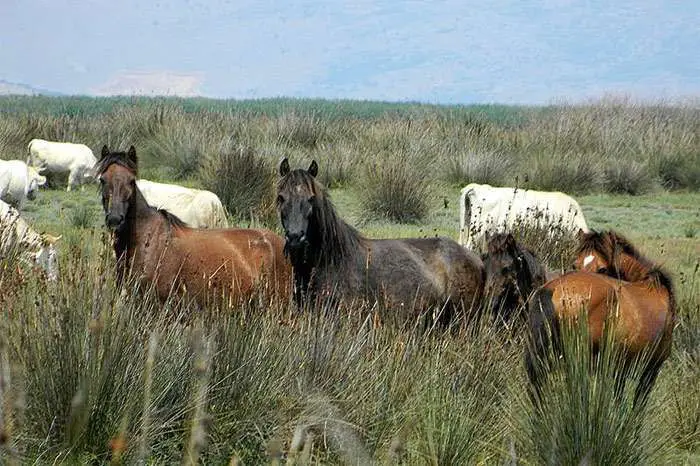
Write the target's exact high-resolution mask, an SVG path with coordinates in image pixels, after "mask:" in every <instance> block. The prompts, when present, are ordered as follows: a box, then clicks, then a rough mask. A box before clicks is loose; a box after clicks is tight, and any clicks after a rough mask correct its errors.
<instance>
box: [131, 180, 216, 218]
mask: <svg viewBox="0 0 700 466" xmlns="http://www.w3.org/2000/svg"><path fill="white" fill-rule="evenodd" d="M136 185H137V186H138V187H139V189H140V190H141V193H142V194H143V197H144V198H145V199H146V203H148V205H150V206H151V207H155V208H156V209H162V210H167V211H168V212H170V213H171V214H173V215H175V216H176V217H178V218H179V219H180V220H182V221H183V222H185V223H186V224H188V225H189V226H191V227H193V228H227V227H228V221H227V220H226V211H225V210H224V206H223V204H221V200H220V199H219V197H218V196H217V195H216V194H214V193H212V192H211V191H205V190H202V189H193V188H186V187H184V186H178V185H176V184H164V183H156V182H153V181H148V180H143V179H139V180H136Z"/></svg>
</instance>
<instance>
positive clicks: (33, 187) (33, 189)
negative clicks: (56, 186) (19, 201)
mask: <svg viewBox="0 0 700 466" xmlns="http://www.w3.org/2000/svg"><path fill="white" fill-rule="evenodd" d="M44 185H46V177H45V176H42V175H40V174H39V170H37V169H36V168H34V167H27V199H29V200H30V201H32V200H34V199H36V193H37V192H38V191H39V186H44Z"/></svg>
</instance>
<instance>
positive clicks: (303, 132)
mask: <svg viewBox="0 0 700 466" xmlns="http://www.w3.org/2000/svg"><path fill="white" fill-rule="evenodd" d="M326 133H327V129H326V122H325V121H323V120H321V119H320V118H318V117H316V116H314V115H299V114H297V113H295V112H289V113H284V114H282V115H281V116H280V117H279V118H277V119H276V120H274V127H273V134H274V137H275V139H276V140H277V141H278V142H281V143H282V144H285V145H287V146H288V147H302V148H306V149H314V148H315V147H317V146H318V145H319V144H320V143H321V142H322V141H323V140H324V138H325V137H326Z"/></svg>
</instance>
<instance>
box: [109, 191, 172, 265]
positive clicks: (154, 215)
mask: <svg viewBox="0 0 700 466" xmlns="http://www.w3.org/2000/svg"><path fill="white" fill-rule="evenodd" d="M133 196H134V197H133V199H132V201H131V202H130V203H129V208H128V210H127V212H126V224H125V225H124V228H123V229H122V230H121V231H119V232H118V233H117V234H116V235H115V239H114V251H115V253H116V255H117V259H121V258H122V257H123V258H124V259H126V260H127V262H128V261H129V260H130V258H131V256H133V253H134V251H135V249H136V248H138V247H139V245H140V243H141V242H140V241H139V239H140V238H141V235H142V234H143V232H144V231H153V230H154V229H156V225H154V222H161V223H163V224H164V223H165V222H166V220H165V218H163V216H162V215H160V214H159V213H158V211H157V210H155V209H153V208H152V207H151V206H149V205H148V203H147V202H146V198H144V197H143V194H142V193H141V191H140V190H139V189H138V188H136V190H135V191H134V195H133Z"/></svg>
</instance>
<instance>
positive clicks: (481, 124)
mask: <svg viewBox="0 0 700 466" xmlns="http://www.w3.org/2000/svg"><path fill="white" fill-rule="evenodd" d="M699 128H700V108H698V106H697V104H696V103H694V102H687V103H685V104H678V105H675V106H673V105H663V104H638V103H635V102H633V101H630V100H622V99H617V100H615V99H605V100H601V101H597V102H591V103H590V104H585V105H577V106H572V105H564V104H562V105H558V106H553V107H547V108H527V107H511V108H508V107H498V106H492V107H489V106H473V107H439V106H429V105H412V104H406V105H404V106H401V105H398V104H381V103H371V102H368V103H359V102H326V101H306V100H289V99H278V100H274V99H273V100H262V101H216V100H207V99H189V100H188V99H176V98H173V99H162V98H157V99H148V98H132V99H124V98H122V99H118V98H114V99H93V98H55V99H50V98H45V97H26V98H19V97H4V98H0V157H2V158H5V159H8V158H17V157H19V158H24V156H25V154H26V150H27V149H26V146H27V143H28V142H29V140H30V139H32V138H35V137H40V138H45V139H51V140H66V141H74V142H83V143H86V144H87V145H88V146H90V147H91V148H92V149H93V151H99V149H100V148H101V147H102V144H109V145H110V147H128V145H130V144H135V145H136V146H137V150H138V151H139V154H141V155H142V168H143V173H144V175H145V176H151V177H155V178H165V179H173V178H183V179H193V180H196V179H197V178H198V176H199V174H200V171H201V168H202V166H201V165H202V164H201V162H202V160H203V159H204V155H206V154H209V155H210V154H215V153H217V151H220V150H221V144H222V141H226V140H230V141H234V142H235V144H237V145H243V146H246V147H250V148H252V149H253V150H255V151H256V152H258V153H260V154H262V155H263V156H264V157H268V158H269V159H270V161H271V162H276V160H277V159H279V157H281V156H282V155H285V156H297V155H298V156H300V157H301V158H304V159H307V158H315V159H317V160H321V161H324V162H327V163H325V166H326V167H327V168H326V171H321V175H322V176H323V177H324V179H323V180H324V182H325V183H326V184H328V185H338V184H342V185H355V186H356V187H359V186H361V185H362V182H363V181H362V179H363V176H361V175H362V170H358V168H361V169H365V168H367V167H368V166H371V165H372V164H375V163H376V162H377V159H378V158H379V159H380V160H381V162H382V163H384V162H385V160H383V159H384V156H383V155H381V154H387V153H388V154H392V155H393V156H395V157H397V158H398V159H399V161H396V163H401V160H403V161H405V154H406V153H410V154H421V155H422V156H423V157H425V158H427V159H428V160H430V162H431V163H430V164H429V166H428V167H427V168H428V169H429V171H430V172H431V173H432V174H434V176H433V178H434V179H437V180H440V181H445V182H448V183H453V184H455V183H457V184H466V183H468V182H482V183H483V182H485V183H490V184H499V185H513V184H514V183H515V180H516V179H519V180H520V181H521V182H522V181H523V180H524V179H525V178H527V180H528V185H527V187H530V188H539V189H547V190H561V191H565V192H570V193H588V192H600V191H607V192H627V193H631V194H636V193H643V192H648V191H651V190H654V189H658V188H664V189H693V190H696V189H698V188H699V187H700V171H699V170H700V168H698V167H700V163H698V162H699V159H698V157H699V155H698V154H700V129H699ZM386 163H389V161H386ZM378 195H381V194H378Z"/></svg>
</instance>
